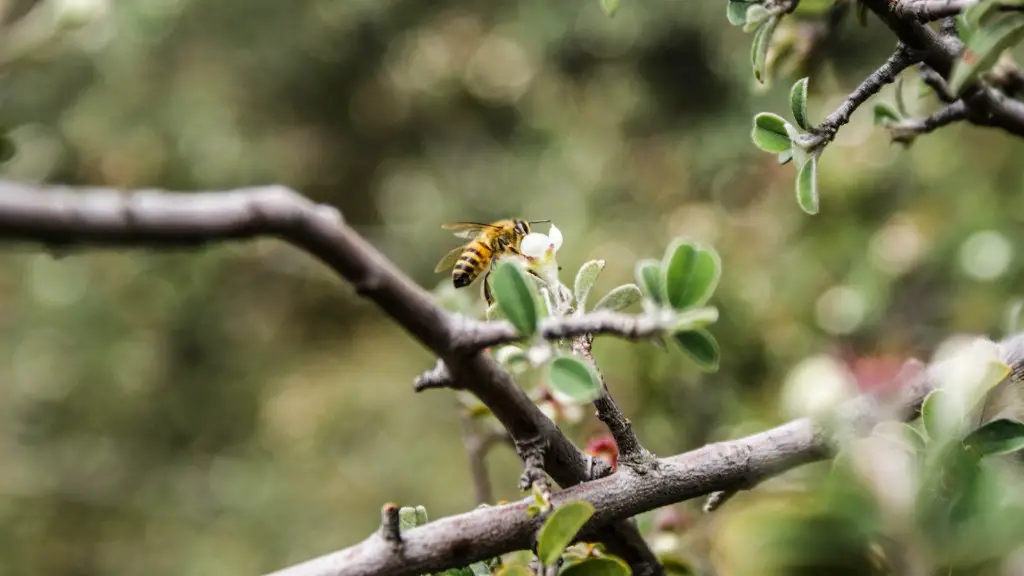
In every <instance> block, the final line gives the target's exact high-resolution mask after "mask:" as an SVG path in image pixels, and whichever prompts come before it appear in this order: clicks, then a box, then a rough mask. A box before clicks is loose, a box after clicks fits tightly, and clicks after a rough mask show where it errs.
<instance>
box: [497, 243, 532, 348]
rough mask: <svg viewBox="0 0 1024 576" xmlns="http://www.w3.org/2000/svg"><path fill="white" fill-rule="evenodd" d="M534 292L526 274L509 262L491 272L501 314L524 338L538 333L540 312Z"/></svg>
mask: <svg viewBox="0 0 1024 576" xmlns="http://www.w3.org/2000/svg"><path fill="white" fill-rule="evenodd" d="M533 290H534V288H533V284H532V283H531V282H530V280H528V279H527V278H526V273H525V272H523V271H522V270H521V269H520V268H519V266H517V265H515V264H513V263H511V262H509V261H504V262H498V264H497V265H496V266H495V267H494V270H493V271H492V272H491V292H492V294H493V295H494V299H495V300H496V301H497V303H498V306H499V307H500V308H501V312H502V313H503V314H504V315H505V317H506V318H508V320H509V322H511V323H512V325H513V326H515V327H516V330H517V331H518V332H519V335H520V336H522V337H524V338H526V337H529V336H532V335H533V334H534V332H536V331H537V319H538V317H539V311H538V309H537V308H538V306H537V296H536V295H535V293H534V291H533Z"/></svg>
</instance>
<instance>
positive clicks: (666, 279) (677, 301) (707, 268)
mask: <svg viewBox="0 0 1024 576" xmlns="http://www.w3.org/2000/svg"><path fill="white" fill-rule="evenodd" d="M661 270H662V277H661V278H662V280H661V284H662V287H663V292H664V295H665V302H667V303H668V304H669V305H670V306H672V307H673V308H675V309H676V310H685V309H687V308H691V307H694V306H700V305H702V304H704V303H705V302H707V301H708V299H709V298H711V295H712V294H713V293H714V291H715V288H717V287H718V279H719V277H721V274H722V260H721V258H720V257H719V256H718V253H717V252H715V251H714V250H713V249H711V248H706V247H704V246H701V245H699V244H696V243H694V242H691V241H689V240H687V239H685V238H680V239H677V240H675V241H674V242H672V244H670V245H669V247H668V249H667V250H666V251H665V259H664V262H662V265H661Z"/></svg>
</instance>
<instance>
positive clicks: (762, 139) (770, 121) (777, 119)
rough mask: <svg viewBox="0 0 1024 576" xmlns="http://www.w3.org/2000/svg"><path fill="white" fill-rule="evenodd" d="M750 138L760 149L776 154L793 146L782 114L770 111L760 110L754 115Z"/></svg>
mask: <svg viewBox="0 0 1024 576" xmlns="http://www.w3.org/2000/svg"><path fill="white" fill-rule="evenodd" d="M750 139H751V140H753V141H754V144H755V145H756V146H757V147H758V148H760V149H761V150H764V151H765V152H774V153H776V154H779V153H782V152H785V151H787V150H789V149H790V148H792V146H793V142H792V141H791V140H790V139H789V132H788V131H787V130H786V121H785V120H784V119H783V118H782V116H779V115H778V114H772V113H771V112H761V113H760V114H757V115H755V116H754V127H753V129H752V130H751V132H750Z"/></svg>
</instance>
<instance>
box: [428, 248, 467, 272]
mask: <svg viewBox="0 0 1024 576" xmlns="http://www.w3.org/2000/svg"><path fill="white" fill-rule="evenodd" d="M465 249H466V245H465V244H463V245H461V246H456V247H455V248H452V249H451V251H450V252H448V253H447V254H445V255H444V257H443V258H441V260H440V261H439V262H438V263H437V266H434V273H435V274H436V273H437V272H442V271H443V270H444V269H445V268H451V267H452V266H454V265H455V261H456V260H458V259H459V256H461V255H462V251H463V250H465Z"/></svg>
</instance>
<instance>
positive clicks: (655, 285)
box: [635, 258, 665, 304]
mask: <svg viewBox="0 0 1024 576" xmlns="http://www.w3.org/2000/svg"><path fill="white" fill-rule="evenodd" d="M635 276H636V282H637V284H639V285H640V288H641V289H643V291H644V296H646V297H647V298H650V299H651V301H653V302H654V303H656V304H663V303H664V302H665V299H664V298H663V297H662V288H661V262H658V261H657V260H654V259H652V258H647V259H644V260H640V261H639V262H637V263H636V271H635Z"/></svg>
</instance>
